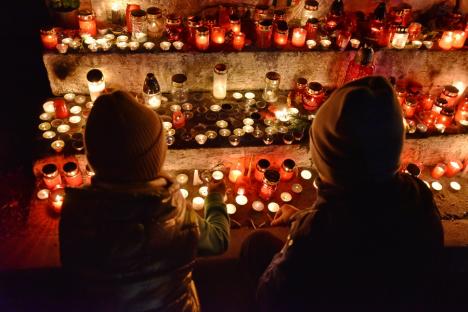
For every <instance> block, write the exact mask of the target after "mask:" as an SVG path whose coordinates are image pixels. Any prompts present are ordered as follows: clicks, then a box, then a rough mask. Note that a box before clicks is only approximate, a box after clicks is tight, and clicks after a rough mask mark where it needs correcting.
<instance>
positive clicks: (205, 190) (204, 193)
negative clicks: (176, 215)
mask: <svg viewBox="0 0 468 312" xmlns="http://www.w3.org/2000/svg"><path fill="white" fill-rule="evenodd" d="M198 194H200V195H201V196H203V197H206V196H208V186H206V185H205V186H202V187H200V188H199V189H198Z"/></svg>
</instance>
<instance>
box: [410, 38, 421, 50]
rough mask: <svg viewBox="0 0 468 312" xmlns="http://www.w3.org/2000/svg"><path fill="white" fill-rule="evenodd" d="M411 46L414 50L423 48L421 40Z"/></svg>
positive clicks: (412, 42) (414, 41)
mask: <svg viewBox="0 0 468 312" xmlns="http://www.w3.org/2000/svg"><path fill="white" fill-rule="evenodd" d="M411 46H412V47H413V48H414V49H419V48H420V47H421V46H422V42H421V41H419V40H413V41H411Z"/></svg>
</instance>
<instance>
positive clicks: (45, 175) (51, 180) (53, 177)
mask: <svg viewBox="0 0 468 312" xmlns="http://www.w3.org/2000/svg"><path fill="white" fill-rule="evenodd" d="M41 171H42V180H43V181H44V184H45V185H46V187H47V188H48V189H49V190H52V189H54V187H56V186H57V185H60V184H61V183H62V178H61V177H60V174H59V171H58V169H57V166H56V165H54V164H46V165H44V166H43V167H42V170H41Z"/></svg>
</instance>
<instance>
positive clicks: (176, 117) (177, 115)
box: [172, 111, 186, 129]
mask: <svg viewBox="0 0 468 312" xmlns="http://www.w3.org/2000/svg"><path fill="white" fill-rule="evenodd" d="M185 122H186V119H185V115H184V114H183V113H182V112H181V111H175V112H173V113H172V125H173V127H174V129H179V128H182V127H185Z"/></svg>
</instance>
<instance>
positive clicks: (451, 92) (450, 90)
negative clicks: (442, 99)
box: [443, 86, 458, 97]
mask: <svg viewBox="0 0 468 312" xmlns="http://www.w3.org/2000/svg"><path fill="white" fill-rule="evenodd" d="M443 93H444V94H445V95H447V96H449V97H456V96H458V88H457V87H455V86H445V87H444V90H443Z"/></svg>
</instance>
